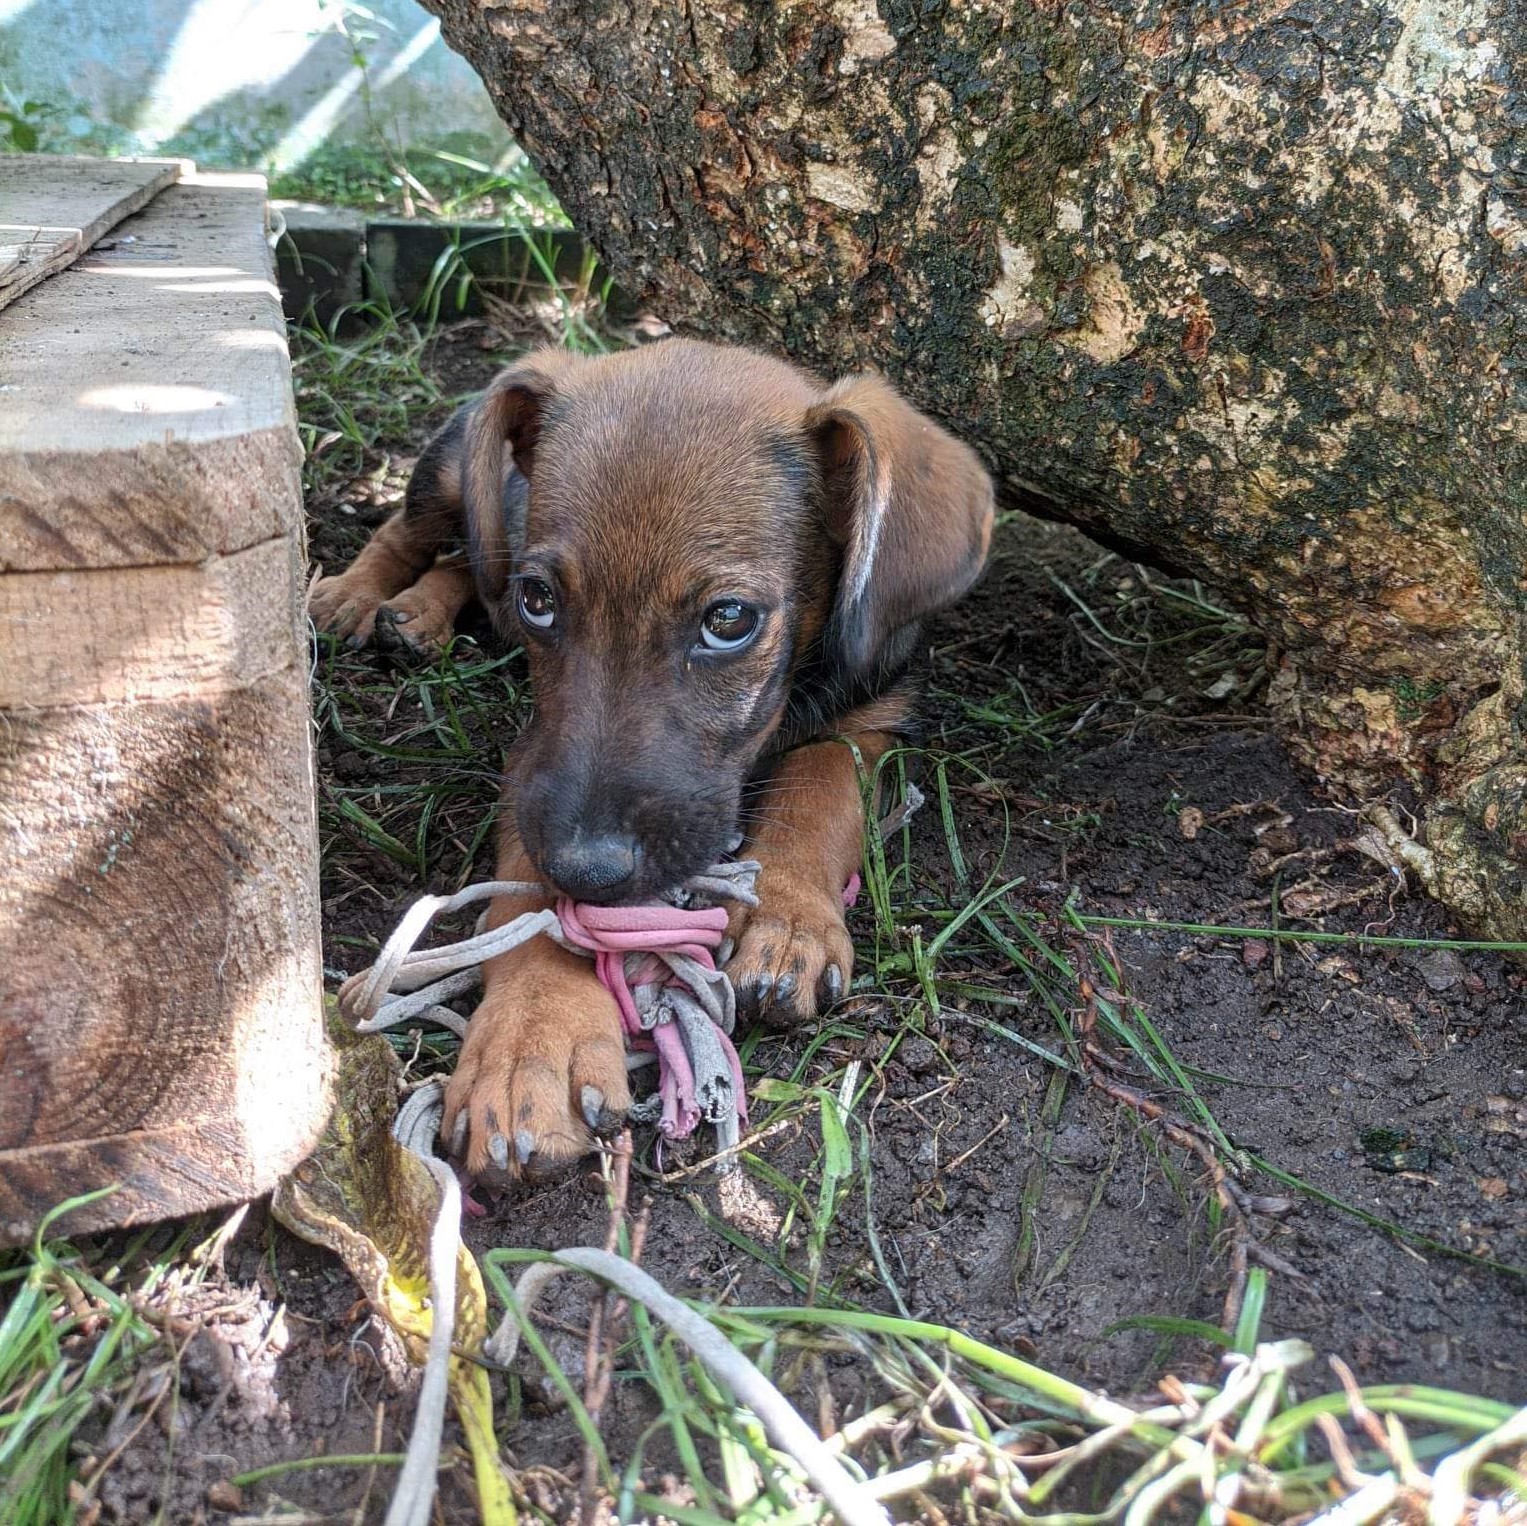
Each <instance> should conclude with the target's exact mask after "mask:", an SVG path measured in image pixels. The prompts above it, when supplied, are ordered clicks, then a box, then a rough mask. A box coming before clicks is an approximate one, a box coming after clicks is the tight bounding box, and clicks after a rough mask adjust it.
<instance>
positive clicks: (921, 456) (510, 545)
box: [463, 340, 992, 901]
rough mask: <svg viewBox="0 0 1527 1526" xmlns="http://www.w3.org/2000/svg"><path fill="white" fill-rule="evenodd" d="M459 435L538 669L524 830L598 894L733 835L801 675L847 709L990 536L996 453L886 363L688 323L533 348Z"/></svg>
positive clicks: (555, 870) (616, 896)
mask: <svg viewBox="0 0 1527 1526" xmlns="http://www.w3.org/2000/svg"><path fill="white" fill-rule="evenodd" d="M506 444H507V447H508V451H509V452H510V453H511V455H512V461H513V465H514V467H515V468H517V469H518V471H519V472H520V473H522V474H523V476H524V477H525V478H526V479H528V483H529V490H528V495H527V496H526V497H524V498H523V499H522V498H520V497H517V496H516V494H514V493H512V492H510V493H506V492H504V491H503V487H502V484H503V482H504V481H505V479H506V474H507V473H508V460H507V459H506V456H505V445H506ZM465 450H466V456H465V461H464V463H463V479H464V489H465V491H464V496H465V499H466V509H467V520H468V529H469V544H470V546H471V549H472V554H473V561H474V567H475V569H476V572H477V577H478V584H479V589H480V591H481V593H482V596H483V599H484V601H485V602H486V603H487V604H488V606H489V609H490V611H491V612H492V613H493V616H494V619H495V622H496V623H497V624H498V626H499V628H500V629H501V630H502V631H503V633H504V634H505V635H506V636H509V637H510V638H511V639H517V640H520V641H522V642H523V643H524V645H525V647H526V650H527V652H528V654H529V660H530V667H531V676H532V682H533V684H534V688H535V694H536V720H535V723H534V725H533V726H532V727H531V729H530V731H529V732H528V733H527V735H526V737H525V738H524V739H523V741H522V743H521V744H520V746H519V747H518V748H517V763H516V774H517V781H516V782H517V788H516V791H515V802H516V812H517V817H518V827H519V832H520V837H521V841H522V842H523V844H524V846H525V848H526V850H527V851H528V853H529V854H530V857H531V858H532V860H533V861H534V862H535V864H536V866H537V867H538V869H539V870H540V871H541V873H542V874H543V875H545V876H546V877H547V878H548V879H549V880H550V881H551V882H553V883H554V884H555V885H557V886H558V888H560V889H561V890H563V891H564V892H566V893H567V894H569V895H572V896H575V897H576V898H578V899H581V900H593V901H638V900H644V899H648V898H650V897H652V896H653V895H655V894H657V893H659V892H661V891H663V890H665V889H668V888H670V887H672V886H673V885H676V884H678V883H679V882H681V881H682V880H683V879H685V878H686V877H688V876H689V875H691V874H693V873H695V872H696V871H698V870H699V869H702V868H704V867H705V866H706V865H707V864H709V863H711V862H713V861H714V860H715V859H716V858H718V857H720V856H721V855H722V854H723V853H724V852H725V851H726V849H727V848H728V847H729V846H730V844H731V841H732V839H733V838H734V836H735V833H736V830H737V822H738V813H739V807H740V802H741V796H742V791H743V787H744V785H745V784H746V782H747V780H748V778H749V776H750V774H751V773H752V772H753V771H754V769H755V768H756V766H757V764H758V762H759V759H760V756H761V754H762V753H763V752H764V751H765V749H766V748H767V747H768V745H769V743H770V739H771V738H772V737H773V736H774V735H775V733H776V732H777V731H778V730H779V728H780V726H781V722H782V721H783V720H784V718H785V716H786V714H787V711H788V710H789V709H790V708H791V706H792V701H794V700H798V699H799V698H800V697H801V696H800V695H799V694H798V693H796V692H794V691H795V690H796V689H798V688H799V686H800V685H801V684H803V683H806V682H809V683H811V684H812V685H814V686H815V687H816V688H818V689H819V690H821V693H820V694H818V695H816V696H814V697H813V699H812V705H813V708H814V711H815V713H817V714H818V715H822V716H826V717H827V718H828V719H829V720H831V719H832V718H834V717H835V715H836V714H840V713H841V708H840V709H838V710H836V711H835V710H834V708H833V707H834V696H844V697H847V696H852V695H854V694H855V693H860V694H866V695H867V694H868V693H871V692H873V688H874V685H875V683H876V681H877V676H878V675H880V674H882V673H884V672H885V671H886V670H887V668H888V667H890V666H894V665H895V664H897V663H898V662H900V661H902V660H904V657H905V651H904V650H903V651H900V652H898V648H905V647H906V646H907V644H908V632H909V631H911V630H913V629H914V628H915V625H916V622H917V621H918V620H919V619H921V618H922V617H923V616H924V615H927V614H928V613H930V612H931V611H933V610H934V609H937V608H939V607H940V606H942V605H943V604H946V603H948V602H949V601H950V600H952V599H953V598H955V597H957V596H958V595H959V594H960V593H961V592H963V591H964V589H965V588H966V587H968V586H969V584H970V583H971V582H972V581H973V580H974V578H975V577H976V575H977V573H978V572H979V570H980V567H981V564H982V562H983V560H984V558H985V554H986V549H987V544H988V541H989V537H990V530H991V519H992V500H991V486H990V482H989V480H988V478H987V476H986V473H985V472H984V470H983V469H982V468H981V466H980V463H979V461H978V460H977V459H976V457H975V456H974V454H973V453H972V452H971V451H969V450H968V449H966V447H964V446H963V445H960V444H959V443H958V442H957V441H955V440H954V439H953V438H952V437H950V436H949V435H947V434H945V433H944V432H943V431H942V430H940V429H939V428H937V426H935V425H933V424H932V423H930V422H929V421H928V420H926V419H924V418H923V417H922V416H921V415H919V414H918V413H916V412H915V411H914V410H913V409H911V408H910V407H908V406H907V404H905V403H904V402H902V401H901V399H900V398H898V397H897V396H896V394H895V393H894V392H892V391H891V389H890V388H889V387H887V386H885V384H884V383H882V382H879V381H877V380H875V379H873V378H855V379H850V380H848V381H845V382H841V383H839V384H838V385H837V386H835V387H833V388H831V389H828V390H826V391H824V390H823V389H822V388H821V387H820V386H818V385H817V384H816V383H815V382H814V381H812V380H811V379H810V378H808V377H806V376H804V375H803V374H802V373H800V372H798V371H796V370H795V369H794V368H792V367H790V366H786V365H783V364H781V363H780V362H778V361H774V360H770V359H768V358H766V357H764V356H760V355H756V354H753V353H751V352H748V351H742V350H736V349H727V348H722V347H718V346H712V345H705V344H699V343H695V342H691V341H686V340H670V341H667V342H664V343H661V344H657V345H652V346H648V347H646V348H644V349H640V350H635V351H631V352H627V353H624V354H620V355H615V356H608V357H602V358H599V359H580V358H577V357H574V356H570V355H567V354H565V353H559V352H542V353H541V354H538V355H533V356H531V357H528V358H527V359H526V360H525V361H523V362H521V363H520V364H519V365H517V366H515V367H514V368H513V369H511V370H510V371H508V372H506V373H505V374H504V375H503V376H501V377H500V378H499V379H498V380H497V381H496V382H495V383H494V386H493V388H492V389H491V390H490V392H489V393H488V395H487V396H486V397H485V398H484V400H483V402H482V404H481V405H479V407H478V409H477V410H476V412H475V414H474V416H473V418H472V420H471V422H470V424H469V427H468V430H467V438H466V447H465ZM513 505H519V507H506V506H513ZM808 674H809V675H810V677H809V679H808V678H806V677H804V676H803V675H808Z"/></svg>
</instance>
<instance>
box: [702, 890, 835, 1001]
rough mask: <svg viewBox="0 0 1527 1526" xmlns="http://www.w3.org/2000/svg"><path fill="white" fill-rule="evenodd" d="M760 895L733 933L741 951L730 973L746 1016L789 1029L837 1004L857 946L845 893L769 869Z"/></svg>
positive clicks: (730, 965) (731, 962)
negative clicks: (845, 910)
mask: <svg viewBox="0 0 1527 1526" xmlns="http://www.w3.org/2000/svg"><path fill="white" fill-rule="evenodd" d="M758 895H759V905H758V906H756V907H754V908H753V910H751V911H750V912H747V913H746V921H745V922H744V923H743V925H742V930H741V933H740V934H738V933H736V932H735V930H734V933H733V936H734V937H736V939H737V947H736V950H735V952H734V953H733V954H732V957H731V960H730V962H729V963H728V964H727V967H726V971H727V974H728V975H730V976H731V979H732V984H733V985H734V986H735V987H736V989H737V1007H738V1010H739V1012H741V1014H742V1015H743V1016H744V1017H756V1018H759V1019H761V1020H762V1021H764V1022H766V1023H768V1024H770V1026H777V1027H785V1026H788V1025H789V1024H791V1023H795V1022H800V1021H802V1020H803V1019H805V1018H808V1017H811V1016H813V1015H814V1014H815V1013H816V1012H818V1011H820V1010H821V1009H822V1008H824V1007H830V1006H831V1005H832V1004H833V1002H835V1001H837V1000H838V998H839V997H840V996H842V994H843V993H844V991H846V990H847V989H848V980H849V976H850V975H851V974H852V973H853V968H854V945H853V942H852V940H851V939H850V938H849V936H848V928H847V926H845V924H844V921H843V898H842V895H841V894H839V895H834V894H832V893H831V892H829V891H824V890H822V889H821V888H820V887H818V886H816V885H813V884H808V883H807V882H805V881H803V880H798V879H793V878H791V877H790V875H789V874H788V873H787V872H782V871H781V870H780V869H779V868H778V867H776V866H774V865H770V866H769V867H768V868H766V869H765V870H764V873H763V877H762V879H761V881H760V883H759V887H758ZM733 926H734V929H735V927H736V923H735V922H734V924H733Z"/></svg>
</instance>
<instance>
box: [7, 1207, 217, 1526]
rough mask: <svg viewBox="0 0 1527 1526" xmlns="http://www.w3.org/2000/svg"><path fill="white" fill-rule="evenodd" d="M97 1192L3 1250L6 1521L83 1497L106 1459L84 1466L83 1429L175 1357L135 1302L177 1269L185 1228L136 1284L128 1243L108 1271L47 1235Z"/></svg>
mask: <svg viewBox="0 0 1527 1526" xmlns="http://www.w3.org/2000/svg"><path fill="white" fill-rule="evenodd" d="M99 1196H101V1194H99V1193H97V1194H94V1195H93V1196H90V1197H84V1198H79V1199H74V1200H71V1201H69V1202H66V1203H62V1204H60V1205H59V1207H58V1208H57V1209H55V1210H54V1212H53V1213H52V1214H50V1215H49V1216H48V1218H47V1219H46V1220H44V1222H43V1223H42V1224H41V1225H40V1226H39V1228H38V1231H37V1235H36V1237H35V1239H34V1241H33V1243H32V1246H31V1247H30V1249H29V1250H28V1251H13V1252H9V1253H0V1309H3V1314H0V1521H4V1522H5V1523H6V1526H62V1523H67V1522H71V1521H73V1520H74V1519H75V1518H76V1515H77V1514H78V1513H79V1512H80V1511H81V1510H82V1509H83V1508H84V1507H86V1506H88V1504H89V1502H90V1500H91V1499H92V1497H93V1487H94V1484H95V1481H96V1479H97V1478H98V1477H99V1475H100V1472H101V1471H104V1460H102V1461H97V1462H96V1464H95V1468H94V1470H93V1471H92V1472H90V1473H87V1474H86V1475H85V1476H84V1477H80V1476H79V1472H78V1464H79V1459H78V1454H77V1452H76V1443H77V1442H78V1441H79V1440H80V1433H81V1429H82V1427H83V1426H84V1425H85V1423H86V1422H87V1420H89V1419H91V1418H92V1417H100V1416H103V1415H109V1414H110V1413H111V1412H112V1411H113V1409H114V1408H115V1407H116V1405H117V1404H118V1402H119V1401H122V1400H124V1399H125V1398H129V1397H131V1396H132V1395H133V1393H134V1391H135V1385H136V1384H138V1382H139V1380H140V1377H141V1376H142V1375H143V1374H144V1373H145V1372H146V1371H147V1370H148V1368H149V1366H150V1364H152V1363H155V1362H158V1363H161V1364H163V1363H167V1362H169V1361H170V1360H171V1357H170V1354H169V1353H168V1352H167V1351H166V1349H165V1346H164V1343H163V1341H162V1339H161V1337H160V1335H159V1333H158V1331H157V1330H155V1329H154V1328H153V1327H152V1326H151V1325H150V1324H149V1323H148V1322H147V1321H146V1320H145V1319H144V1318H143V1316H142V1314H141V1313H140V1309H141V1308H142V1306H143V1301H144V1300H146V1299H148V1298H149V1297H150V1296H151V1295H152V1294H153V1292H154V1291H155V1289H156V1288H157V1287H158V1286H159V1284H160V1283H161V1282H162V1281H163V1280H164V1279H165V1278H166V1277H167V1276H168V1275H169V1274H170V1270H171V1268H172V1266H173V1265H174V1263H175V1261H176V1259H177V1257H178V1256H179V1255H180V1254H181V1253H182V1252H183V1251H184V1250H185V1249H186V1244H187V1237H186V1236H185V1235H182V1236H180V1237H179V1239H177V1240H176V1241H174V1242H172V1244H171V1245H170V1246H169V1247H168V1248H167V1249H166V1250H164V1251H162V1252H161V1253H160V1254H159V1255H157V1256H155V1257H152V1258H150V1259H149V1260H148V1261H147V1263H146V1265H142V1266H138V1269H137V1271H136V1272H135V1274H134V1276H135V1279H136V1286H134V1287H132V1288H128V1287H127V1286H126V1274H125V1273H124V1272H123V1270H122V1269H123V1267H126V1266H136V1265H137V1264H138V1261H139V1258H138V1256H137V1254H136V1253H135V1252H133V1251H132V1249H131V1248H129V1251H128V1253H127V1254H125V1255H123V1256H120V1257H118V1258H115V1260H114V1264H113V1266H112V1267H110V1268H109V1269H107V1270H105V1271H102V1270H100V1269H98V1268H93V1267H92V1266H91V1265H89V1264H88V1263H87V1262H86V1260H85V1259H84V1258H83V1257H82V1256H81V1255H80V1253H79V1252H78V1251H77V1250H75V1249H74V1248H73V1247H72V1246H70V1245H69V1244H67V1243H65V1242H61V1241H56V1240H53V1239H52V1238H51V1237H50V1235H49V1230H50V1229H51V1227H52V1225H53V1224H54V1222H56V1220H57V1219H59V1218H60V1217H62V1216H63V1215H65V1214H67V1213H68V1212H69V1211H70V1210H71V1209H73V1208H76V1207H79V1206H82V1205H84V1204H86V1203H89V1202H93V1201H95V1199H96V1198H97V1197H99ZM166 1391H167V1390H166ZM172 1402H173V1400H172ZM156 1407H157V1403H156ZM99 1428H100V1429H104V1426H101V1427H99Z"/></svg>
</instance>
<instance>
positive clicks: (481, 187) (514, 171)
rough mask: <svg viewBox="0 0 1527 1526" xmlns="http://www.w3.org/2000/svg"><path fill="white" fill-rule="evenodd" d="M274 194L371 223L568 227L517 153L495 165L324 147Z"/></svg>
mask: <svg viewBox="0 0 1527 1526" xmlns="http://www.w3.org/2000/svg"><path fill="white" fill-rule="evenodd" d="M270 194H271V196H272V197H275V198H278V199H280V200H285V201H313V202H320V203H322V204H323V205H325V206H336V207H351V208H354V209H356V210H358V211H362V212H369V213H371V214H372V215H373V216H395V217H423V218H433V219H438V220H440V221H450V222H456V221H472V222H500V221H502V222H505V223H507V224H508V225H510V226H511V227H528V228H565V227H567V226H568V223H567V217H566V214H564V212H563V211H562V209H561V207H560V206H558V205H557V199H556V197H554V196H553V195H552V194H551V192H550V190H548V189H547V186H546V182H545V181H544V180H542V179H541V177H540V176H539V175H538V174H537V173H536V172H535V169H534V168H533V166H532V165H531V163H530V161H529V160H528V159H527V158H526V157H525V155H524V154H523V153H522V152H521V151H520V150H519V149H517V148H514V147H512V146H511V147H509V148H507V149H505V150H503V151H502V152H501V153H500V154H498V155H497V156H496V157H495V158H494V159H493V160H491V161H489V160H484V159H482V158H479V157H477V156H475V155H473V154H471V153H461V152H456V151H454V150H452V149H450V148H448V147H439V148H434V149H424V150H418V149H415V150H409V151H406V152H395V151H393V150H392V149H390V148H388V147H384V146H381V145H377V144H373V145H369V146H334V147H324V148H321V149H319V150H318V152H317V153H315V154H313V155H312V156H311V157H310V158H309V159H307V160H306V162H304V163H303V164H301V165H299V166H298V167H297V168H295V169H292V170H287V171H283V172H281V173H278V174H275V175H273V176H272V177H271V182H270Z"/></svg>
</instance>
